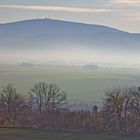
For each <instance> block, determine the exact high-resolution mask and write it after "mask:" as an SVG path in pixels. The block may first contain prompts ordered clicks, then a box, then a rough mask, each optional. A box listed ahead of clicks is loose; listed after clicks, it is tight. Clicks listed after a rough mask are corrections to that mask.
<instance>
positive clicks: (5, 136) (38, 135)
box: [0, 128, 140, 140]
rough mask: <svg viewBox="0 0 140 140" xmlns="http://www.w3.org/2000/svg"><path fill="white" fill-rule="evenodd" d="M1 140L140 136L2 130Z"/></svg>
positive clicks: (138, 139) (126, 139)
mask: <svg viewBox="0 0 140 140" xmlns="http://www.w3.org/2000/svg"><path fill="white" fill-rule="evenodd" d="M0 140H140V136H109V135H102V136H99V135H93V134H79V133H69V132H53V131H47V130H38V129H13V128H0Z"/></svg>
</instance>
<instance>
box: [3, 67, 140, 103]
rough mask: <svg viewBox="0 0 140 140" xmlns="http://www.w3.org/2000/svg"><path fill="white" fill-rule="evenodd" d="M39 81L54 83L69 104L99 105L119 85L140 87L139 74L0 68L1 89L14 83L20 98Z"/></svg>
mask: <svg viewBox="0 0 140 140" xmlns="http://www.w3.org/2000/svg"><path fill="white" fill-rule="evenodd" d="M38 81H46V82H51V83H57V84H58V86H59V87H60V88H62V89H63V90H65V91H66V93H67V94H68V97H69V98H68V99H69V100H70V101H98V100H100V99H102V98H103V97H104V89H106V88H109V87H112V86H118V85H121V86H122V85H124V86H125V85H132V86H133V85H136V86H137V85H140V70H138V69H137V70H136V69H98V70H95V71H87V70H83V69H82V68H80V67H70V66H65V67H64V66H61V67H60V66H57V67H56V66H48V67H47V66H34V67H22V66H12V65H11V66H0V87H2V86H5V85H6V84H8V83H14V84H15V86H16V87H17V88H18V89H19V90H20V91H21V92H22V94H27V92H28V91H29V90H30V88H31V87H32V86H33V84H34V83H36V82H38Z"/></svg>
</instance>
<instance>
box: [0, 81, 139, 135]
mask: <svg viewBox="0 0 140 140" xmlns="http://www.w3.org/2000/svg"><path fill="white" fill-rule="evenodd" d="M28 95H29V96H26V97H24V96H23V95H22V94H20V93H19V92H18V91H17V89H16V88H15V87H14V85H13V84H8V85H7V86H5V87H2V88H1V90H0V126H1V127H5V126H8V127H10V126H12V127H33V128H45V129H51V130H63V131H75V132H92V133H115V134H117V133H118V134H120V133H140V88H137V87H114V88H112V89H107V90H105V98H104V99H103V104H102V106H100V107H98V106H97V105H93V109H92V110H90V111H84V110H76V109H75V110H72V109H70V108H69V107H67V106H66V104H67V95H66V93H65V92H64V91H63V90H62V89H60V88H59V87H58V86H57V85H56V84H48V83H45V82H39V83H36V84H35V85H34V86H33V88H32V89H31V90H30V92H29V94H28ZM99 108H100V109H99Z"/></svg>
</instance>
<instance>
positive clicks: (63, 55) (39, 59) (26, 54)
mask: <svg viewBox="0 0 140 140" xmlns="http://www.w3.org/2000/svg"><path fill="white" fill-rule="evenodd" d="M139 60H140V55H139V53H135V54H134V53H124V52H114V51H113V52H111V51H110V52H108V51H99V50H95V49H89V48H88V49H84V48H82V49H81V48H80V49H79V48H77V49H76V48H65V49H64V48H59V49H57V48H55V49H54V48H53V49H34V50H21V51H20V50H1V51H0V63H22V62H28V63H34V64H47V63H52V64H53V63H58V64H65V65H85V64H92V63H112V64H118V65H134V64H138V65H139V64H140V61H139Z"/></svg>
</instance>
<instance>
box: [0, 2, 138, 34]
mask: <svg viewBox="0 0 140 140" xmlns="http://www.w3.org/2000/svg"><path fill="white" fill-rule="evenodd" d="M45 17H51V18H53V19H61V20H69V21H75V22H83V23H91V24H101V25H107V26H112V27H115V28H119V29H122V30H125V31H129V32H139V33H140V0H0V23H7V22H13V21H19V20H25V19H34V18H45Z"/></svg>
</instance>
